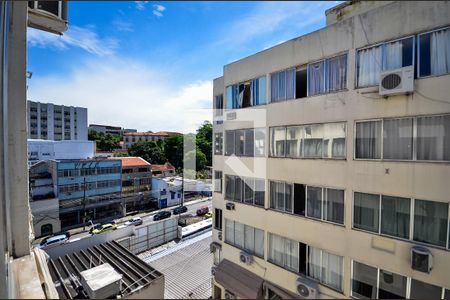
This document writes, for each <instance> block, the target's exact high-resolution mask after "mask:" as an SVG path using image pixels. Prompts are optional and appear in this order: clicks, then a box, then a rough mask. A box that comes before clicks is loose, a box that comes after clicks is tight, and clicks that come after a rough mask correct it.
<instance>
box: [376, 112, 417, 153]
mask: <svg viewBox="0 0 450 300" xmlns="http://www.w3.org/2000/svg"><path fill="white" fill-rule="evenodd" d="M412 143H413V119H412V118H406V119H390V120H384V121H383V158H384V159H408V160H411V159H412V155H413V145H412Z"/></svg>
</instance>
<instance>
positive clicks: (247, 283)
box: [214, 259, 264, 299]
mask: <svg viewBox="0 0 450 300" xmlns="http://www.w3.org/2000/svg"><path fill="white" fill-rule="evenodd" d="M214 278H215V280H216V282H217V283H219V284H220V285H222V286H223V287H224V288H225V289H227V290H229V291H230V292H232V293H234V294H235V295H237V296H239V298H245V299H261V298H262V285H263V281H264V279H262V278H261V277H259V276H258V275H255V274H253V273H252V272H250V271H247V270H246V269H244V268H242V267H240V266H238V265H236V264H234V263H232V262H231V261H229V260H226V259H224V260H222V261H221V262H220V264H219V265H218V266H217V269H216V273H215V275H214Z"/></svg>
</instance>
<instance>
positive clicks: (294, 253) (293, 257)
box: [285, 239, 299, 272]
mask: <svg viewBox="0 0 450 300" xmlns="http://www.w3.org/2000/svg"><path fill="white" fill-rule="evenodd" d="M285 242H286V244H285V247H286V268H288V269H289V270H292V271H294V272H298V271H299V270H298V269H299V260H298V242H295V241H292V240H290V239H285Z"/></svg>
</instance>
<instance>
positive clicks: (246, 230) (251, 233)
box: [225, 219, 264, 258]
mask: <svg viewBox="0 0 450 300" xmlns="http://www.w3.org/2000/svg"><path fill="white" fill-rule="evenodd" d="M225 242H226V243H227V244H230V245H232V246H234V247H236V248H239V249H242V250H244V251H246V252H248V253H250V254H253V255H255V256H258V257H260V258H263V257H264V231H263V230H261V229H258V228H255V227H252V226H248V225H245V224H242V223H239V222H236V221H232V220H229V219H225Z"/></svg>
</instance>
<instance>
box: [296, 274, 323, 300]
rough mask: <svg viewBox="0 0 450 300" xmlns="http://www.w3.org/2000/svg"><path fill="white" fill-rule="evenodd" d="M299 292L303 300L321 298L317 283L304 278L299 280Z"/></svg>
mask: <svg viewBox="0 0 450 300" xmlns="http://www.w3.org/2000/svg"><path fill="white" fill-rule="evenodd" d="M297 292H298V294H299V295H300V296H301V297H302V298H303V299H317V298H318V297H319V290H318V285H317V283H316V282H314V281H312V280H310V279H308V278H306V277H304V276H300V277H299V278H298V279H297Z"/></svg>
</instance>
